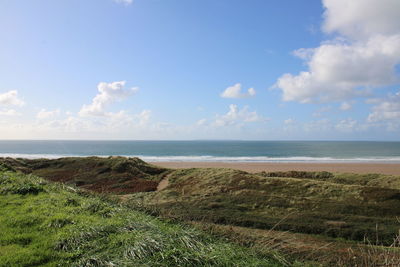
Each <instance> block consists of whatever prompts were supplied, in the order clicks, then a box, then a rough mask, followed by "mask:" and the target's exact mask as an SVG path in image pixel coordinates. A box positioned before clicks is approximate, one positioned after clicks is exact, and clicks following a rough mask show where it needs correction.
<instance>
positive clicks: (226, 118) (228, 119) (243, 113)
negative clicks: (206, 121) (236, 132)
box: [214, 104, 265, 126]
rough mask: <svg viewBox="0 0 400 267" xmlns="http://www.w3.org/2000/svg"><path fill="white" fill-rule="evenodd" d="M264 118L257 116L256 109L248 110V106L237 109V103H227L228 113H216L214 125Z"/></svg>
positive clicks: (227, 124) (234, 123) (235, 123)
mask: <svg viewBox="0 0 400 267" xmlns="http://www.w3.org/2000/svg"><path fill="white" fill-rule="evenodd" d="M263 120H265V118H263V117H261V116H259V115H258V114H257V112H256V111H249V107H248V106H244V107H243V108H242V109H239V108H238V106H237V105H234V104H231V105H229V111H228V113H226V114H224V115H217V118H216V120H215V123H214V125H215V126H230V125H237V124H241V123H246V122H257V121H263Z"/></svg>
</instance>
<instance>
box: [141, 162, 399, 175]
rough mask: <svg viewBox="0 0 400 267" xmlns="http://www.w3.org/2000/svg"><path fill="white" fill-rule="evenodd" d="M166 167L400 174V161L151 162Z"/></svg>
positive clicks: (248, 170)
mask: <svg viewBox="0 0 400 267" xmlns="http://www.w3.org/2000/svg"><path fill="white" fill-rule="evenodd" d="M149 163H152V164H154V165H158V166H161V167H166V168H231V169H238V170H243V171H247V172H261V171H266V172H272V171H290V170H295V171H329V172H342V173H343V172H348V173H360V174H361V173H362V174H365V173H380V174H389V175H400V163H398V162H396V163H393V162H387V163H381V162H380V163H371V162H360V163H353V162H343V163H322V162H319V163H316V162H290V163H286V162H160V161H158V162H149Z"/></svg>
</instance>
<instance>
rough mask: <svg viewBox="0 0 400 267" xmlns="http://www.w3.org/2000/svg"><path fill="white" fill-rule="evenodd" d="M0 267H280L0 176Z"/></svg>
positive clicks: (26, 179) (11, 175) (81, 197)
mask: <svg viewBox="0 0 400 267" xmlns="http://www.w3.org/2000/svg"><path fill="white" fill-rule="evenodd" d="M0 233H1V234H0V266H4V267H5V266H7V267H8V266H282V264H280V263H278V261H276V260H273V259H271V258H269V257H266V256H265V255H262V254H258V253H256V252H254V251H251V250H249V249H246V248H243V247H240V246H237V245H233V244H230V243H227V242H225V241H224V240H221V239H216V238H213V237H210V236H209V235H207V234H204V233H203V232H201V231H199V230H195V229H194V228H192V227H189V226H184V225H180V224H177V223H173V222H166V221H161V220H159V219H156V218H154V217H151V216H149V215H146V214H144V213H142V212H139V211H135V210H132V209H130V208H127V207H125V206H122V205H119V204H118V203H116V202H113V201H111V200H109V199H106V198H105V197H101V196H96V195H92V194H89V193H87V192H84V191H80V190H78V189H76V188H73V187H68V186H65V185H62V184H57V183H49V182H46V181H45V180H43V179H41V178H38V177H36V176H32V175H24V174H21V173H15V172H10V171H6V170H4V169H3V170H2V171H0Z"/></svg>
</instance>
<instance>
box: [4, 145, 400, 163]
mask: <svg viewBox="0 0 400 267" xmlns="http://www.w3.org/2000/svg"><path fill="white" fill-rule="evenodd" d="M85 156H99V157H108V156H126V157H139V158H141V159H143V160H145V161H150V162H160V161H200V162H207V161H210V162H324V163H326V162H378V163H379V162H381V163H400V142H369V141H202V140H198V141H64V140H57V141H55V140H52V141H39V140H35V141H27V140H26V141H14V140H13V141H5V140H3V141H0V157H14V158H31V159H32V158H51V159H54V158H61V157H85Z"/></svg>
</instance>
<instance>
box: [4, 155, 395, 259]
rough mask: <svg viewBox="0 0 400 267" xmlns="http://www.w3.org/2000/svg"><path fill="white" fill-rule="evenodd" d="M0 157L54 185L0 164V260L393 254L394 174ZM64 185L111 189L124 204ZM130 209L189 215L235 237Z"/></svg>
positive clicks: (200, 224)
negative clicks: (0, 233) (257, 170)
mask: <svg viewBox="0 0 400 267" xmlns="http://www.w3.org/2000/svg"><path fill="white" fill-rule="evenodd" d="M0 165H1V166H3V168H4V169H7V170H8V171H20V172H24V173H26V174H28V173H30V174H34V175H40V176H42V177H44V178H46V179H47V180H50V181H56V182H63V183H64V184H65V185H61V184H59V183H55V184H49V183H48V182H45V181H44V180H40V179H39V178H36V177H35V176H29V175H25V176H24V175H23V174H16V173H13V172H3V174H2V175H3V177H17V178H10V179H11V180H10V179H9V180H7V179H8V178H7V179H6V178H2V179H3V180H2V182H1V183H0V184H1V192H2V193H1V195H0V198H1V201H0V204H1V206H0V207H1V211H0V212H1V214H0V218H1V219H0V220H2V221H0V230H1V231H5V232H7V231H8V232H9V233H10V234H8V235H4V237H3V239H1V238H2V237H0V240H1V241H0V242H1V243H0V245H1V247H0V262H3V261H2V258H1V257H6V258H7V260H8V261H12V260H16V259H18V256H19V255H24V254H25V253H28V254H27V255H30V254H29V253H33V254H32V255H33V256H32V257H31V256H30V257H31V258H32V260H33V259H36V258H35V257H38V261H39V262H40V259H42V258H43V259H42V261H43V263H46V264H47V263H49V264H50V265H52V264H53V263H54V262H61V263H62V264H67V265H68V264H69V266H73V265H74V264H75V265H76V266H107V264H108V263H107V262H113V263H115V264H117V266H129V264H131V263H132V262H134V263H135V264H136V265H135V266H141V265H140V264H142V265H143V266H174V264H175V265H176V264H177V261H178V260H180V259H183V263H182V264H180V266H270V265H271V264H272V266H274V264H278V263H276V261H271V260H270V259H271V258H274V259H280V261H279V262H280V263H279V264H288V262H291V264H292V263H293V262H297V261H298V260H300V261H306V260H312V261H316V262H318V263H320V264H322V265H323V266H325V265H326V266H397V265H400V250H399V249H398V248H397V247H398V246H399V243H400V239H396V236H397V235H398V234H399V228H400V227H399V225H400V222H399V219H398V218H400V209H399V207H400V177H397V176H390V175H380V174H364V175H361V174H336V173H329V172H298V171H290V172H271V173H266V172H262V173H257V174H251V173H247V172H243V171H238V170H232V169H217V168H194V169H165V168H160V167H157V166H153V165H150V164H147V163H145V162H143V161H141V160H140V159H137V158H123V157H110V158H96V157H89V158H62V159H58V160H46V159H38V160H26V159H10V158H3V159H0ZM11 173H13V174H12V175H11ZM4 175H5V176H4ZM4 179H5V180H4ZM21 181H22V182H21ZM160 183H161V184H162V185H163V186H162V187H158V185H159V184H160ZM75 186H78V187H81V188H83V189H88V190H91V191H95V192H101V193H107V194H108V195H110V194H111V195H114V196H117V197H118V199H119V200H122V202H123V203H124V204H123V205H124V206H121V205H122V204H121V203H120V204H117V203H112V202H110V201H108V200H106V199H102V198H99V197H98V196H94V195H89V194H87V193H83V192H82V191H79V190H78V191H77V190H76V189H73V188H75ZM157 187H158V189H157ZM7 188H8V189H7ZM10 188H11V189H10ZM128 207H129V208H128ZM140 211H142V212H145V213H147V214H149V213H150V214H152V215H156V216H161V217H163V218H172V219H174V220H178V221H184V222H187V223H190V224H192V225H193V227H195V228H198V229H201V230H203V231H206V232H209V233H211V234H212V235H217V236H219V237H222V238H224V239H226V238H228V239H229V240H231V241H233V242H235V243H236V244H238V245H239V247H237V246H234V245H229V244H226V243H223V242H221V241H218V240H214V239H212V238H210V237H209V236H206V235H204V234H201V232H198V231H196V230H193V228H188V227H183V226H179V225H176V224H170V223H165V222H160V221H158V220H156V219H154V218H152V217H149V216H148V215H145V214H144V213H141V212H140ZM7 214H8V215H9V216H6V215H7ZM19 221H21V222H19ZM15 225H16V226H17V227H14V226H15ZM1 227H2V228H1ZM32 229H34V230H33V231H32ZM13 231H14V232H13ZM15 231H16V232H15ZM43 234H44V235H45V237H44V236H43ZM7 236H8V237H7ZM12 236H16V237H19V236H21V238H20V239H18V238H16V239H15V240H14V239H13V238H12ZM26 236H27V237H26ZM25 237H26V238H25ZM7 238H8V239H7ZM7 240H10V241H7ZM37 242H39V243H37ZM392 244H394V245H395V247H394V248H391V247H388V246H390V245H392ZM241 246H245V247H251V248H252V249H251V250H246V249H244V248H243V247H241ZM27 247H28V248H29V249H27ZM38 247H44V248H45V249H44V250H40V249H38ZM33 248H36V249H33ZM13 251H16V252H15V253H14V254H12V253H11V252H13ZM46 251H47V252H46ZM277 251H280V253H277ZM10 253H11V254H10ZM35 253H39V254H40V256H37V255H36V254H35ZM46 253H47V254H46ZM282 253H283V254H284V255H285V257H282ZM39 254H38V255H39ZM10 255H11V256H10ZM46 255H47V256H46ZM260 255H264V256H260ZM339 256H340V257H339ZM30 257H24V259H29V258H30ZM48 257H49V258H48ZM54 257H55V258H54ZM263 257H264V258H263ZM6 258H4V259H6ZM20 258H21V257H20ZM4 262H6V261H4ZM279 264H278V265H277V266H279ZM385 264H386V265H385ZM396 264H397V265H396ZM299 265H300V266H304V264H303V263H301V264H299ZM108 266H111V265H108Z"/></svg>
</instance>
